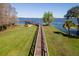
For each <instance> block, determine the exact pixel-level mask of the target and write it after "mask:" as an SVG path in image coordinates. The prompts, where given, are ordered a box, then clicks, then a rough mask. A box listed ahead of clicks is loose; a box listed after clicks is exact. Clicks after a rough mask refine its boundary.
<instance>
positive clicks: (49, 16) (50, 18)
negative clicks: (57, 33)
mask: <svg viewBox="0 0 79 59" xmlns="http://www.w3.org/2000/svg"><path fill="white" fill-rule="evenodd" d="M43 21H44V23H46V25H50V23H51V22H52V21H53V14H52V13H51V12H45V13H44V15H43Z"/></svg>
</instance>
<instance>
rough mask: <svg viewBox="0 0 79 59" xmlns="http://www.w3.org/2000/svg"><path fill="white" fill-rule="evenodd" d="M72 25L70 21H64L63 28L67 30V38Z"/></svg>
mask: <svg viewBox="0 0 79 59" xmlns="http://www.w3.org/2000/svg"><path fill="white" fill-rule="evenodd" d="M73 25H74V23H73V22H72V20H66V21H65V23H64V24H63V27H64V28H66V29H67V30H68V34H69V36H70V35H71V34H70V28H71V27H72V26H73Z"/></svg>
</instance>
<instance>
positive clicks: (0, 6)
mask: <svg viewBox="0 0 79 59" xmlns="http://www.w3.org/2000/svg"><path fill="white" fill-rule="evenodd" d="M16 14H17V12H16V10H15V8H14V7H12V6H11V4H9V3H0V31H2V30H5V29H7V27H8V26H11V25H15V22H16V18H17V17H16Z"/></svg>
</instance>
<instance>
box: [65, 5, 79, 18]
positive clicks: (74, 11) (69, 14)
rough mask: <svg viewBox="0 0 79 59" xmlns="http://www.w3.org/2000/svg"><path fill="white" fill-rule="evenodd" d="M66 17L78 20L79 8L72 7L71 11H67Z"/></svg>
mask: <svg viewBox="0 0 79 59" xmlns="http://www.w3.org/2000/svg"><path fill="white" fill-rule="evenodd" d="M65 17H67V18H69V17H75V18H78V17H79V6H75V7H72V8H71V9H69V10H68V11H67V14H66V15H65Z"/></svg>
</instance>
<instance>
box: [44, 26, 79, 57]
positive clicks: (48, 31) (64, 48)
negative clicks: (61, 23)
mask: <svg viewBox="0 0 79 59" xmlns="http://www.w3.org/2000/svg"><path fill="white" fill-rule="evenodd" d="M44 30H45V35H46V41H47V46H48V52H49V55H50V56H63V55H65V56H77V55H78V56H79V38H74V37H72V38H68V37H67V36H65V35H63V34H62V33H61V32H60V31H59V30H57V29H56V28H55V27H53V26H47V27H44Z"/></svg>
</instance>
